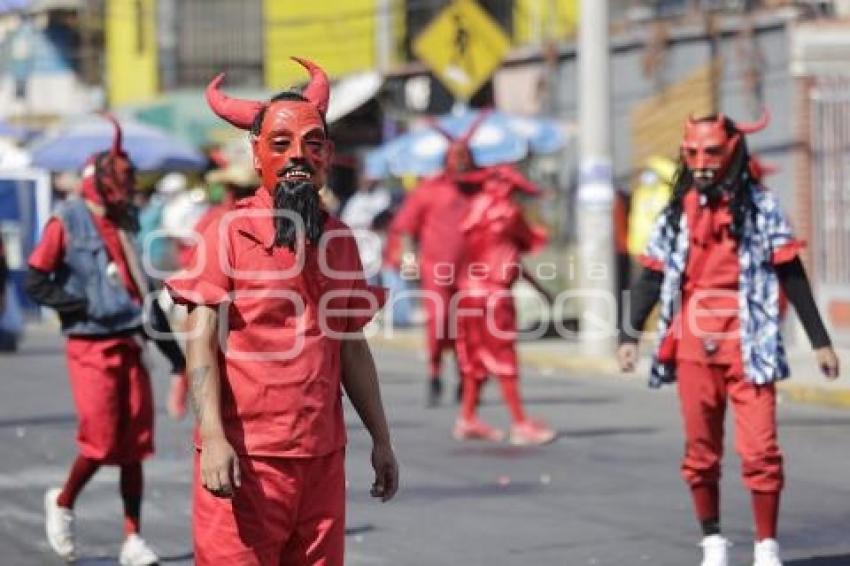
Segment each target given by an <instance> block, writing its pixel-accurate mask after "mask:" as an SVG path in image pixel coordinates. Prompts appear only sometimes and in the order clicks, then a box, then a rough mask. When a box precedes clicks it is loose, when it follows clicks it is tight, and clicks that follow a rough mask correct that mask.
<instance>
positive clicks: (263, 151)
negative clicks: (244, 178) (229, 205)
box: [206, 57, 333, 193]
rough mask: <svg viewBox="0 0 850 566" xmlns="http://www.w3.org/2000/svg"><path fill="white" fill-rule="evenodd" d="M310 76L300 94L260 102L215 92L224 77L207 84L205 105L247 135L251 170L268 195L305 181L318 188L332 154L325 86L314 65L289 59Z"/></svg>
mask: <svg viewBox="0 0 850 566" xmlns="http://www.w3.org/2000/svg"><path fill="white" fill-rule="evenodd" d="M292 59H293V60H295V61H296V62H298V63H299V64H301V65H302V66H303V67H304V68H305V69H307V72H308V73H309V74H310V81H309V83H308V84H307V86H306V87H305V89H304V91H303V92H302V93H301V95H297V94H296V93H291V92H290V93H283V94H281V95H278V96H276V97H274V98H273V99H272V100H271V101H269V102H267V103H264V102H258V101H254V100H241V99H237V98H231V97H229V96H227V95H225V94H224V93H223V92H221V91H220V90H219V85H220V84H221V83H222V81H223V80H224V74H223V73H222V74H220V75H218V76H217V77H216V78H214V79H213V80H212V82H210V84H209V86H207V91H206V96H207V103H208V104H209V105H210V108H212V110H213V112H215V113H216V114H218V116H219V117H221V118H222V119H224V120H226V121H228V122H230V123H231V124H233V125H234V126H236V127H237V128H240V129H242V130H250V131H251V132H252V137H251V145H252V147H253V150H254V167H255V168H256V169H257V172H258V173H259V175H260V179H261V180H262V184H263V187H264V188H265V189H266V190H267V191H269V192H270V193H274V191H275V187H276V186H277V184H278V183H279V182H280V181H283V180H291V181H300V182H308V183H311V184H313V185H314V186H315V187H316V188H317V189H319V188H321V187H322V186H324V184H325V181H326V179H327V171H328V168H329V167H330V161H331V156H332V154H333V143H332V142H331V141H330V139H328V136H327V131H326V128H325V122H324V117H325V114H326V113H327V110H328V100H329V98H330V82H329V81H328V77H327V75H326V74H325V72H324V71H323V70H322V69H321V68H320V67H319V66H318V65H316V64H315V63H312V62H310V61H307V60H306V59H299V58H297V57H293V58H292Z"/></svg>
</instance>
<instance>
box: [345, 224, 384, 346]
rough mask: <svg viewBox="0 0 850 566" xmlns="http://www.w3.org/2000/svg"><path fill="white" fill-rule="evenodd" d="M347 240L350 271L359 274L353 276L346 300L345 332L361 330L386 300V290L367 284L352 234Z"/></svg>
mask: <svg viewBox="0 0 850 566" xmlns="http://www.w3.org/2000/svg"><path fill="white" fill-rule="evenodd" d="M346 240H348V246H349V251H348V257H350V258H351V260H350V261H351V268H350V270H351V271H356V272H358V273H359V274H360V276H359V277H357V278H355V279H354V281H353V285H352V286H351V292H350V294H349V296H348V301H347V302H346V311H347V317H346V325H345V329H346V332H357V331H358V330H362V329H363V327H364V326H366V325H367V324H369V321H370V320H372V318H374V316H375V314H376V313H377V312H378V311H379V310H381V307H383V306H384V303H385V302H386V301H387V292H386V291H387V290H386V289H385V288H383V287H378V286H376V285H368V284H367V283H366V278H365V277H364V276H363V264H362V263H361V261H360V253H359V252H358V250H357V242H356V241H355V239H354V236H350V237H348V238H346Z"/></svg>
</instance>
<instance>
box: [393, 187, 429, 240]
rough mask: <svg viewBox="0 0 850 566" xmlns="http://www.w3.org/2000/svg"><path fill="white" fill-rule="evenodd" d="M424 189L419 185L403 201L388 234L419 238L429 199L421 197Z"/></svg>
mask: <svg viewBox="0 0 850 566" xmlns="http://www.w3.org/2000/svg"><path fill="white" fill-rule="evenodd" d="M426 188H427V187H425V186H423V185H420V186H419V187H417V188H416V189H415V190H414V191H413V192H412V193H411V194H410V195H409V196H408V197H407V198H406V199H405V200H404V204H402V205H401V208H400V209H399V211H398V213H397V214H396V215H395V218H393V222H392V224H391V225H390V233H393V234H409V235H411V236H414V237H418V236H419V231H420V229H421V228H422V220H423V219H424V216H425V212H426V210H427V208H428V202H429V199H427V198H425V197H424V196H423V195H424V194H425V189H426Z"/></svg>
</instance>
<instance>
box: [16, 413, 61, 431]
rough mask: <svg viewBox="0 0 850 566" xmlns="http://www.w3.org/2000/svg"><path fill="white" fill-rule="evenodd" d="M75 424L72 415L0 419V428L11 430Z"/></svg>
mask: <svg viewBox="0 0 850 566" xmlns="http://www.w3.org/2000/svg"><path fill="white" fill-rule="evenodd" d="M75 422H77V416H76V415H75V414H74V413H67V414H62V415H36V416H32V417H20V418H11V419H0V428H13V427H18V426H50V425H60V424H68V423H75Z"/></svg>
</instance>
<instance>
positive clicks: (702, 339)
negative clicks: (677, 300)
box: [676, 190, 741, 365]
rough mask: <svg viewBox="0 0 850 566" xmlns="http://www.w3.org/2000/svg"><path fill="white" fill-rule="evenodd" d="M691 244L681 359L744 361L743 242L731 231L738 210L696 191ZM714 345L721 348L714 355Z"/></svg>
mask: <svg viewBox="0 0 850 566" xmlns="http://www.w3.org/2000/svg"><path fill="white" fill-rule="evenodd" d="M684 209H685V216H686V218H687V221H688V233H689V236H690V245H689V248H688V260H687V265H686V267H685V278H684V282H683V285H682V311H681V313H680V315H679V316H680V317H681V318H680V322H681V332H682V333H681V338H680V340H679V345H678V348H677V350H676V352H677V358H678V359H679V360H687V361H695V362H701V363H711V364H724V365H725V364H729V365H735V364H740V363H741V342H740V335H739V331H740V321H739V318H738V311H739V305H738V300H739V293H738V277H739V271H740V266H739V263H738V261H739V260H738V244H737V242H736V241H735V239H734V238H733V237H732V235H731V234H730V233H729V228H730V226H731V224H732V215H731V213H730V212H729V203H728V201H727V200H725V199H724V200H722V201H721V202H718V203H716V204H714V205H705V206H701V205H700V203H699V194H698V192H697V191H695V190H691V191H690V192H689V193H688V194H687V195H685V199H684ZM712 348H714V349H715V353H714V354H709V351H708V350H710V349H712Z"/></svg>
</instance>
